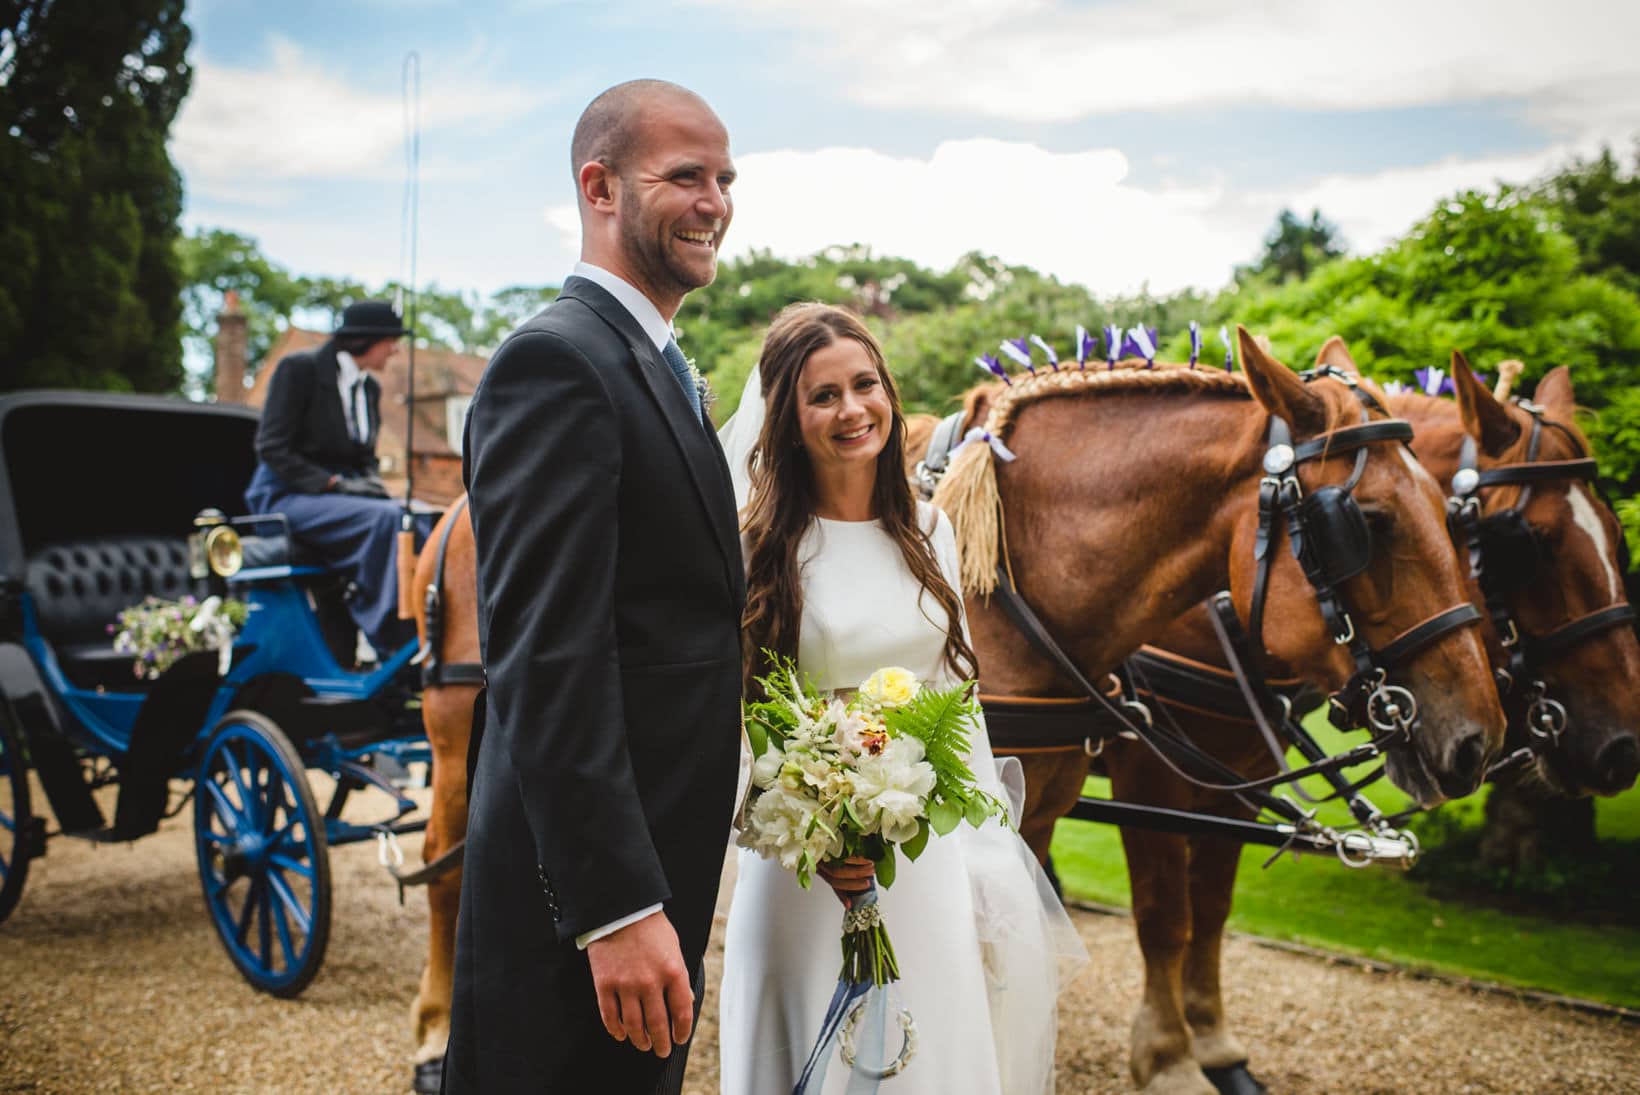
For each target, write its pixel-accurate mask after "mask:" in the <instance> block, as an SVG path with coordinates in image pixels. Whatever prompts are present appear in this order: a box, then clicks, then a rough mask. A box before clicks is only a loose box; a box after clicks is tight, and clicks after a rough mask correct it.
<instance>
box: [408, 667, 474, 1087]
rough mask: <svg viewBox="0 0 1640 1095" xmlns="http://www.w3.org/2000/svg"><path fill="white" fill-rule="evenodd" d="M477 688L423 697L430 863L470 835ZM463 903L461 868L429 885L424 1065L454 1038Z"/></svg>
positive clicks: (419, 1024) (420, 1007) (416, 1017)
mask: <svg viewBox="0 0 1640 1095" xmlns="http://www.w3.org/2000/svg"><path fill="white" fill-rule="evenodd" d="M477 692H478V688H477V686H474V685H444V686H441V687H438V688H429V689H427V690H426V692H424V693H423V695H422V701H421V709H422V718H423V720H424V721H425V722H426V725H427V740H428V743H429V744H431V745H432V747H433V804H432V808H431V811H430V816H429V817H428V820H427V832H426V833H425V834H424V836H423V840H422V853H421V854H422V859H423V861H424V862H428V863H431V862H432V861H433V860H435V859H437V858H438V857H439V856H441V855H443V854H444V853H445V852H446V851H448V850H449V849H450V848H452V847H454V846H455V845H456V844H457V843H458V842H459V841H461V840H463V839H465V838H466V836H467V739H468V737H469V736H470V735H471V733H472V721H473V697H474V695H475V694H476V693H477ZM460 902H461V870H460V868H457V869H456V870H453V871H450V872H449V873H447V874H445V875H444V876H443V877H441V878H437V879H434V880H433V881H432V882H430V883H428V885H427V911H428V917H427V936H428V938H427V966H426V968H425V969H423V970H422V974H421V985H420V987H419V988H418V990H417V992H416V1000H415V1003H414V1004H413V1005H411V1011H410V1016H411V1022H412V1023H413V1025H414V1027H415V1035H416V1057H415V1063H416V1064H418V1065H419V1064H422V1063H424V1062H426V1061H432V1060H436V1059H438V1058H440V1057H442V1056H444V1047H445V1044H446V1043H447V1042H448V1041H449V1038H450V979H451V976H452V974H453V972H454V969H455V943H456V909H457V908H458V906H459V905H460Z"/></svg>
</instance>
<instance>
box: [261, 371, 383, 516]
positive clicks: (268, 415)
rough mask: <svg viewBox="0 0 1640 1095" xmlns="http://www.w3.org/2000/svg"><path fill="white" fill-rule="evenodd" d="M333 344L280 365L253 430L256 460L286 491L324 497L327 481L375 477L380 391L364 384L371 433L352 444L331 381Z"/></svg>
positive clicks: (371, 379)
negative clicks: (269, 471) (342, 478)
mask: <svg viewBox="0 0 1640 1095" xmlns="http://www.w3.org/2000/svg"><path fill="white" fill-rule="evenodd" d="M340 373H341V366H339V365H338V364H337V363H336V343H335V342H334V341H330V342H326V343H325V344H324V345H323V346H321V347H319V348H318V349H317V350H308V351H302V352H298V353H294V354H287V355H285V356H284V357H282V358H280V359H279V364H278V366H277V367H276V369H275V371H274V374H273V379H272V380H271V381H270V382H269V383H268V395H267V399H266V400H264V402H263V406H262V423H261V425H260V426H258V427H257V429H256V455H257V458H258V459H260V460H261V461H262V463H264V464H266V465H267V466H268V468H269V469H270V470H271V471H272V472H273V473H274V474H275V475H277V476H278V477H279V479H280V480H281V481H282V482H283V483H284V484H285V486H286V487H288V488H289V489H290V490H293V491H296V492H297V493H299V494H323V493H324V490H325V485H326V484H327V483H329V481H330V477H331V476H332V475H374V474H376V470H377V462H376V434H377V432H378V430H379V428H380V426H381V418H382V415H381V399H382V389H381V385H380V384H378V383H377V382H376V378H375V377H373V376H366V377H365V382H364V391H365V404H366V409H367V411H368V412H369V416H370V428H369V431H368V435H367V436H366V437H365V439H364V441H363V442H362V443H361V442H358V441H354V440H353V438H352V437H351V436H350V435H349V433H348V429H347V418H346V417H345V416H344V414H343V412H342V397H341V393H340V392H339V391H338V390H337V388H336V378H337V377H338V376H339V375H340Z"/></svg>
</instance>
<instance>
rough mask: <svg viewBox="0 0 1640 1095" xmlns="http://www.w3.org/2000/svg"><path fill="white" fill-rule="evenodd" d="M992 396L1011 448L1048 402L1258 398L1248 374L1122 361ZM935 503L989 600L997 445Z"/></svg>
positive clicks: (956, 476) (1054, 374)
mask: <svg viewBox="0 0 1640 1095" xmlns="http://www.w3.org/2000/svg"><path fill="white" fill-rule="evenodd" d="M991 390H993V391H996V392H997V394H996V397H995V398H994V399H993V400H992V402H991V407H990V414H989V415H988V416H987V418H986V420H985V430H986V432H988V433H990V434H991V435H993V436H995V437H997V438H1000V439H1002V440H1004V441H1006V440H1007V438H1008V435H1009V433H1011V432H1012V429H1013V423H1014V418H1015V417H1016V416H1017V415H1018V413H1019V411H1020V410H1021V409H1022V408H1024V407H1028V406H1030V405H1031V404H1032V403H1037V402H1040V401H1041V400H1044V399H1055V398H1066V397H1071V396H1083V395H1085V396H1097V395H1105V394H1112V395H1114V394H1122V393H1129V392H1143V393H1146V394H1150V393H1170V392H1177V393H1183V394H1192V395H1195V394H1216V395H1229V396H1235V397H1239V398H1242V399H1251V398H1252V394H1251V393H1250V392H1249V391H1248V389H1247V382H1246V380H1245V379H1243V377H1242V375H1241V374H1240V373H1226V372H1220V371H1219V370H1217V369H1192V368H1189V367H1187V366H1183V365H1162V364H1159V365H1157V366H1155V367H1154V368H1151V367H1149V366H1147V365H1146V364H1145V363H1144V362H1143V361H1141V360H1138V359H1131V360H1128V361H1122V362H1118V364H1117V367H1116V368H1114V369H1111V368H1105V367H1095V368H1090V369H1069V368H1062V369H1058V370H1051V369H1039V370H1037V372H1036V373H1035V374H1034V375H1030V376H1024V377H1015V378H1014V380H1013V383H1012V384H1010V385H1008V386H1005V387H1000V390H998V389H997V388H992V389H991ZM934 504H935V505H936V506H938V507H939V508H941V509H943V510H944V511H945V513H946V516H947V517H949V518H950V519H951V524H952V527H953V528H954V529H955V531H956V534H957V554H958V556H959V557H960V559H961V574H962V591H963V592H964V593H965V594H967V593H980V594H985V593H990V592H991V591H992V590H994V589H996V584H997V576H996V568H997V559H998V552H999V550H1000V543H1001V536H1000V535H999V534H1000V532H1001V529H1000V527H999V522H1000V519H1001V508H1000V499H999V495H998V493H997V479H996V464H995V461H994V460H993V459H992V455H991V450H990V447H989V446H987V445H984V444H972V445H968V446H966V447H965V448H964V449H963V450H962V451H961V452H960V453H958V454H957V456H956V459H955V460H954V461H952V464H951V467H950V469H949V470H948V471H947V472H946V473H945V477H944V478H943V479H942V480H941V481H940V485H939V489H938V490H937V491H935V493H934Z"/></svg>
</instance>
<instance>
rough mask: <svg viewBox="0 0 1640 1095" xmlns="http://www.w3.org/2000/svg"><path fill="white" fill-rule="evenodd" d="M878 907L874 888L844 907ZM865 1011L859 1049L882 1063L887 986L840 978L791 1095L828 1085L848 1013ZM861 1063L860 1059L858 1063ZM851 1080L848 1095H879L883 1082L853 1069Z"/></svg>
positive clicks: (806, 1093) (809, 1093)
mask: <svg viewBox="0 0 1640 1095" xmlns="http://www.w3.org/2000/svg"><path fill="white" fill-rule="evenodd" d="M875 904H877V887H876V886H875V885H874V886H872V888H871V889H869V890H867V891H866V892H865V893H863V894H857V895H855V897H854V898H853V900H852V901H851V902H849V903H847V904H846V905H845V908H847V909H848V910H850V911H854V910H858V909H864V908H869V907H870V906H872V905H875ZM857 1006H858V1007H861V1008H864V1009H865V1011H864V1014H862V1015H861V1016H860V1019H861V1022H860V1027H861V1028H862V1029H863V1030H864V1031H865V1032H866V1041H865V1043H864V1044H863V1045H860V1046H857V1048H861V1049H865V1050H866V1051H867V1053H869V1054H870V1056H869V1057H866V1056H865V1055H864V1054H862V1057H864V1058H865V1059H867V1060H869V1059H873V1058H876V1059H880V1058H881V1055H882V1047H883V1045H884V1044H885V1042H886V1038H885V1037H884V1033H883V1032H884V1029H885V1028H886V1027H887V1025H888V986H887V985H876V984H873V983H872V982H871V981H869V980H867V981H850V980H849V979H848V978H847V977H846V976H842V977H838V978H837V988H836V989H834V990H833V991H832V994H831V1003H829V1004H827V1005H826V1015H825V1018H824V1019H822V1020H821V1021H820V1033H819V1034H817V1035H815V1039H814V1048H813V1049H811V1050H809V1059H808V1060H807V1061H806V1062H804V1064H803V1071H802V1073H801V1074H800V1075H799V1076H798V1077H797V1086H796V1087H794V1088H792V1095H813V1093H816V1092H818V1091H820V1089H821V1088H822V1087H823V1086H824V1085H825V1082H826V1066H827V1065H829V1064H830V1063H831V1053H832V1049H833V1047H834V1046H836V1044H837V1040H838V1037H839V1036H840V1035H841V1034H842V1031H843V1024H844V1023H845V1022H846V1021H847V1020H848V1016H849V1012H851V1011H853V1010H854V1009H855V1007H857ZM859 1059H861V1058H860V1057H857V1058H856V1060H859ZM852 1072H853V1074H852V1075H851V1076H850V1077H849V1082H848V1089H847V1091H846V1093H845V1095H877V1088H878V1085H879V1084H880V1083H881V1082H882V1080H881V1078H880V1077H879V1076H878V1074H877V1073H876V1072H875V1071H873V1070H870V1069H861V1068H857V1069H853V1070H852Z"/></svg>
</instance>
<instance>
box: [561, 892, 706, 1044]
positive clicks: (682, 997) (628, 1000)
mask: <svg viewBox="0 0 1640 1095" xmlns="http://www.w3.org/2000/svg"><path fill="white" fill-rule="evenodd" d="M587 961H588V962H589V963H590V964H591V966H592V984H593V986H594V987H595V988H596V989H597V990H598V1013H599V1014H600V1015H601V1016H603V1020H604V1029H605V1030H607V1031H609V1036H610V1037H611V1038H614V1039H615V1040H616V1041H617V1042H621V1041H626V1040H628V1039H630V1040H631V1042H632V1045H633V1046H634V1047H635V1048H637V1049H640V1050H642V1051H644V1052H645V1053H647V1052H649V1051H650V1050H651V1049H653V1050H654V1051H655V1056H657V1057H666V1056H668V1055H670V1054H671V1052H672V1047H673V1046H674V1045H682V1044H683V1043H684V1042H687V1041H688V1040H689V1035H690V1034H691V1033H692V1032H693V1030H694V1026H695V993H694V990H693V989H692V988H691V987H690V985H689V971H688V970H687V969H685V968H684V965H683V952H682V951H680V950H679V949H678V933H677V932H676V931H675V930H674V929H673V927H672V922H671V921H670V920H668V919H666V914H665V913H664V912H657V913H651V914H650V915H648V916H646V917H644V918H643V919H642V920H639V921H638V922H636V923H634V924H628V925H627V926H626V927H624V928H622V929H620V930H619V931H617V932H613V933H611V934H609V935H606V936H605V937H604V938H602V939H596V940H593V941H592V942H591V943H589V944H587Z"/></svg>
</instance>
